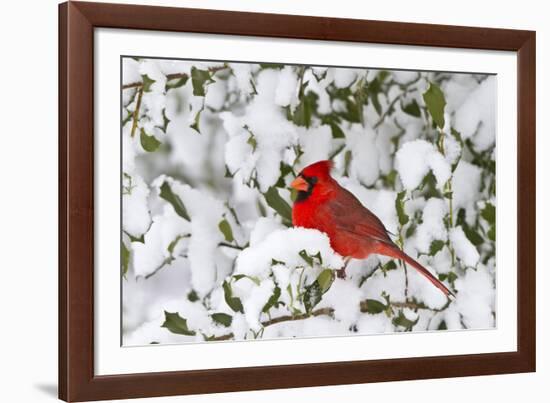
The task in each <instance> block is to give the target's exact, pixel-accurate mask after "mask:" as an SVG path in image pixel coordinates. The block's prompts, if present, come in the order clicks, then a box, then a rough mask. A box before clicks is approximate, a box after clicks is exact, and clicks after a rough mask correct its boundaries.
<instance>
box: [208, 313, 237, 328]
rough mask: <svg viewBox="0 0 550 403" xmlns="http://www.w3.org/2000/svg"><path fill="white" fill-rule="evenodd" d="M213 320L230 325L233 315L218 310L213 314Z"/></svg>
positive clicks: (226, 325)
mask: <svg viewBox="0 0 550 403" xmlns="http://www.w3.org/2000/svg"><path fill="white" fill-rule="evenodd" d="M212 320H213V321H214V322H216V323H218V324H220V325H223V326H225V327H229V326H231V323H232V322H233V317H232V316H231V315H228V314H226V313H223V312H217V313H213V314H212Z"/></svg>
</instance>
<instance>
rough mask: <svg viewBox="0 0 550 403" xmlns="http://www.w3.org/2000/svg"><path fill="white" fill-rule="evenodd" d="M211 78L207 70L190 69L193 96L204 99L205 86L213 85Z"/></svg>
mask: <svg viewBox="0 0 550 403" xmlns="http://www.w3.org/2000/svg"><path fill="white" fill-rule="evenodd" d="M213 82H214V80H212V76H211V74H210V72H209V71H208V70H200V69H197V68H196V67H191V83H192V84H193V95H195V96H198V97H204V96H205V95H206V91H205V90H204V88H205V86H207V85H208V84H210V83H213Z"/></svg>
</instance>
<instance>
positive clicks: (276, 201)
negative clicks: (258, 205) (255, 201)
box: [264, 186, 292, 222]
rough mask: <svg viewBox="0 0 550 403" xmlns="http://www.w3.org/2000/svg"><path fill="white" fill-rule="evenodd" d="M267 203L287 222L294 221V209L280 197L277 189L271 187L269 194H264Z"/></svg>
mask: <svg viewBox="0 0 550 403" xmlns="http://www.w3.org/2000/svg"><path fill="white" fill-rule="evenodd" d="M264 197H265V201H266V203H267V205H268V206H269V207H271V208H272V209H273V210H275V211H276V212H277V213H279V215H280V216H281V217H283V218H284V219H285V220H287V221H289V222H291V221H292V208H291V207H290V206H289V205H288V203H287V202H286V201H285V200H284V199H283V198H282V197H281V196H280V195H279V192H278V191H277V188H276V187H274V186H271V187H270V188H269V189H268V190H267V192H265V193H264Z"/></svg>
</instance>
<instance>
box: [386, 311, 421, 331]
mask: <svg viewBox="0 0 550 403" xmlns="http://www.w3.org/2000/svg"><path fill="white" fill-rule="evenodd" d="M419 319H420V317H418V318H417V319H416V320H414V321H413V320H410V319H409V318H407V317H406V316H405V314H404V313H403V311H399V313H398V315H397V316H396V317H394V318H393V320H392V323H393V324H394V325H395V326H401V327H404V328H405V330H406V331H410V330H412V328H413V327H414V325H416V324H417V323H418V320H419Z"/></svg>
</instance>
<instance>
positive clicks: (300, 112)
mask: <svg viewBox="0 0 550 403" xmlns="http://www.w3.org/2000/svg"><path fill="white" fill-rule="evenodd" d="M306 84H307V83H306ZM306 84H304V87H305V85H306ZM318 99H319V96H318V95H317V94H316V93H314V92H311V91H310V92H308V93H307V94H306V95H302V97H301V98H300V103H299V104H298V105H297V106H296V109H295V110H294V113H293V115H292V121H293V122H294V124H296V125H297V126H305V127H310V126H311V117H312V116H313V114H314V112H315V111H316V110H317V100H318Z"/></svg>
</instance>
